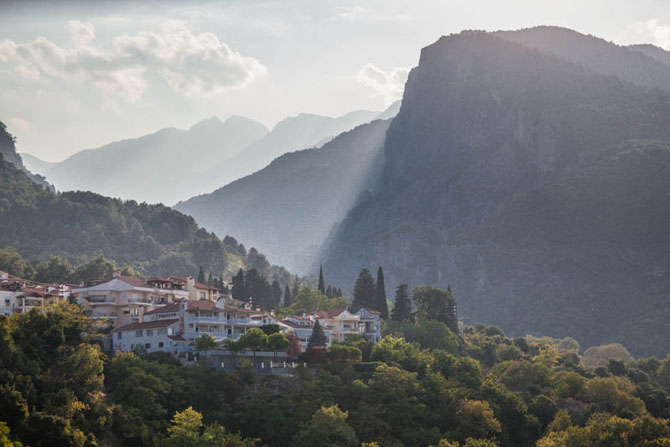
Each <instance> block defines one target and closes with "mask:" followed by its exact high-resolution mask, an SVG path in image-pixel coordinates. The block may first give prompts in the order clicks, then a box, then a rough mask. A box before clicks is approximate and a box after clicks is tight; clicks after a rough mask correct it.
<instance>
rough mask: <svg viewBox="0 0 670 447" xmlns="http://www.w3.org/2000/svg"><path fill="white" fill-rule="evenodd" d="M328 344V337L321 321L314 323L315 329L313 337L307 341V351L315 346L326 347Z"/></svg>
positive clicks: (313, 329)
mask: <svg viewBox="0 0 670 447" xmlns="http://www.w3.org/2000/svg"><path fill="white" fill-rule="evenodd" d="M327 343H328V337H326V333H325V332H324V331H323V328H322V327H321V323H319V320H316V321H315V322H314V327H313V328H312V335H310V336H309V340H308V341H307V349H312V348H313V347H314V346H325V345H326V344H327Z"/></svg>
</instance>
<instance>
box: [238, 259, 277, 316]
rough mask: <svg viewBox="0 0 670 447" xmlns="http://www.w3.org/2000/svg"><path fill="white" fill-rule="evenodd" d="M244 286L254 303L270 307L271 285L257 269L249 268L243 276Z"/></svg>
mask: <svg viewBox="0 0 670 447" xmlns="http://www.w3.org/2000/svg"><path fill="white" fill-rule="evenodd" d="M244 286H245V287H246V290H247V294H248V295H249V297H251V298H252V300H253V303H254V305H256V306H260V307H262V308H265V309H270V308H272V287H271V286H270V284H269V283H268V281H267V280H266V279H265V277H264V276H263V275H261V274H260V273H258V270H256V269H251V270H249V271H248V272H247V274H246V275H245V276H244Z"/></svg>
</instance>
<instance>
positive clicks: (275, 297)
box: [271, 280, 281, 309]
mask: <svg viewBox="0 0 670 447" xmlns="http://www.w3.org/2000/svg"><path fill="white" fill-rule="evenodd" d="M280 304H281V286H280V285H279V281H277V280H274V281H272V306H271V307H272V308H273V309H277V308H279V306H280Z"/></svg>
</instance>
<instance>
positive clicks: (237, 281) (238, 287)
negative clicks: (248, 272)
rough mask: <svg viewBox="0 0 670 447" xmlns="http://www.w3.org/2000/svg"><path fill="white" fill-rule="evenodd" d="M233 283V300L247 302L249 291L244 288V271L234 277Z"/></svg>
mask: <svg viewBox="0 0 670 447" xmlns="http://www.w3.org/2000/svg"><path fill="white" fill-rule="evenodd" d="M231 282H232V283H233V288H232V290H231V293H232V295H233V298H235V299H236V300H240V301H245V300H246V299H247V298H249V295H248V294H247V289H246V287H245V286H244V271H243V270H242V269H240V271H239V272H237V275H235V276H233V279H232V281H231Z"/></svg>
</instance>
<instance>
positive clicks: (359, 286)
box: [351, 269, 377, 312]
mask: <svg viewBox="0 0 670 447" xmlns="http://www.w3.org/2000/svg"><path fill="white" fill-rule="evenodd" d="M376 298H377V286H376V284H375V280H374V279H372V275H371V274H370V270H368V269H363V270H361V272H360V273H359V274H358V279H357V280H356V284H354V299H353V301H352V302H351V310H352V311H353V312H356V311H357V310H358V309H360V308H361V307H365V308H366V309H369V310H377V306H376Z"/></svg>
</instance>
